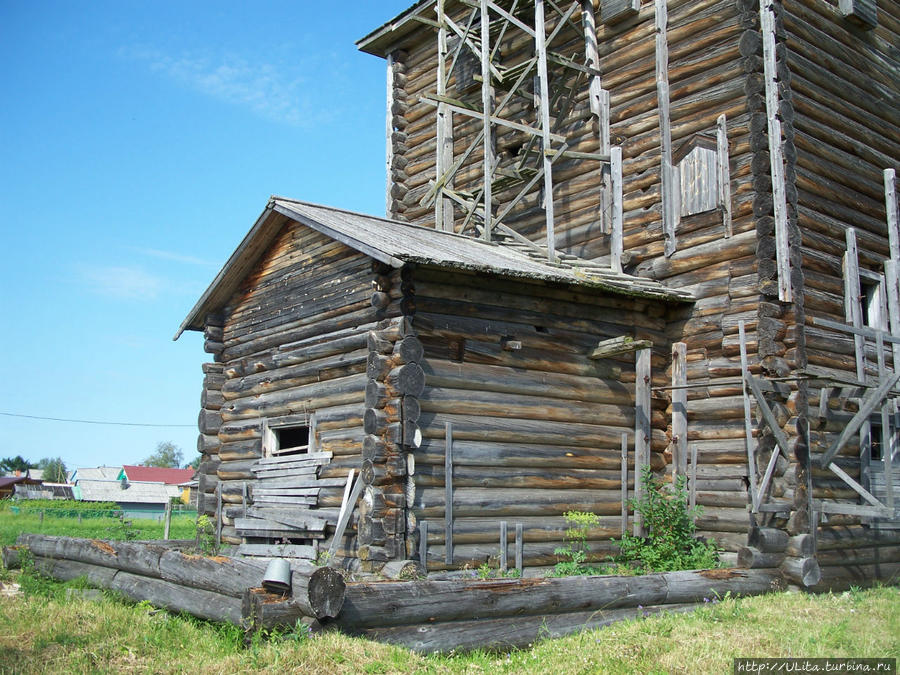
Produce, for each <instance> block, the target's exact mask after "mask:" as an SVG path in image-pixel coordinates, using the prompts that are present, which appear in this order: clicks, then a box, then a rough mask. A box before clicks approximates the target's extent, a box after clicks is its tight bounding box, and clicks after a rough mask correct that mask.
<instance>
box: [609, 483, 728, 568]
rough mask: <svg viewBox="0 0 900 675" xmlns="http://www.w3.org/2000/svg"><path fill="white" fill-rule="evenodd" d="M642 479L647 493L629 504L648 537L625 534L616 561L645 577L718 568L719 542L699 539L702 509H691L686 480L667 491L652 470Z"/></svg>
mask: <svg viewBox="0 0 900 675" xmlns="http://www.w3.org/2000/svg"><path fill="white" fill-rule="evenodd" d="M642 477H643V483H644V491H643V494H642V495H641V497H640V499H630V500H628V501H629V503H630V505H631V507H632V508H633V509H634V510H635V512H636V513H640V514H641V516H642V518H643V523H644V529H645V530H646V532H647V534H646V536H635V535H631V534H628V533H627V532H626V533H624V534H623V535H622V539H621V540H620V541H619V555H618V556H616V557H615V558H614V560H615V561H616V562H617V563H619V564H620V565H627V566H630V567H633V568H634V569H635V570H636V571H637V572H638V573H641V574H646V573H649V572H673V571H676V570H693V569H708V568H711V567H717V566H718V564H719V549H718V547H717V546H716V543H715V542H714V541H706V540H703V539H700V538H698V537H697V536H696V525H695V524H694V517H695V516H696V515H698V514H699V513H700V512H701V511H702V507H699V506H695V507H694V508H693V509H691V508H689V507H688V495H687V488H686V482H687V480H686V478H685V477H684V476H678V477H677V478H676V479H675V482H674V483H673V484H672V485H671V486H670V487H669V489H666V488H665V487H664V485H663V482H662V481H661V480H659V479H658V478H657V477H656V476H655V475H654V474H653V471H652V470H651V469H650V467H644V470H643V472H642Z"/></svg>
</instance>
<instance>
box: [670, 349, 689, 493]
mask: <svg viewBox="0 0 900 675" xmlns="http://www.w3.org/2000/svg"><path fill="white" fill-rule="evenodd" d="M686 384H687V345H686V344H685V343H684V342H676V343H675V344H673V345H672V472H673V474H674V475H676V476H687V452H688V443H687V431H688V420H687V389H684V388H683V387H684V385H686Z"/></svg>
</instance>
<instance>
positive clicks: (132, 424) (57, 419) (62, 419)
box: [0, 412, 196, 427]
mask: <svg viewBox="0 0 900 675" xmlns="http://www.w3.org/2000/svg"><path fill="white" fill-rule="evenodd" d="M0 415H4V416H6V417H24V418H25V419H29V420H49V421H51V422H75V423H77V424H102V425H106V426H113V427H193V426H196V425H194V424H144V423H143V422H104V421H102V420H73V419H67V418H65V417H41V416H39V415H21V414H19V413H10V412H0Z"/></svg>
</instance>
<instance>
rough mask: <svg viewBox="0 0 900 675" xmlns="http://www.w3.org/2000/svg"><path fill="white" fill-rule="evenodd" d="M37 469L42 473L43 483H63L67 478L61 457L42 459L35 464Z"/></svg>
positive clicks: (66, 470)
mask: <svg viewBox="0 0 900 675" xmlns="http://www.w3.org/2000/svg"><path fill="white" fill-rule="evenodd" d="M37 468H38V469H41V470H42V471H43V472H44V482H47V483H65V482H66V478H67V477H68V476H69V471H68V469H66V463H65V462H63V461H62V457H44V458H43V459H42V460H41V461H39V462H38V463H37Z"/></svg>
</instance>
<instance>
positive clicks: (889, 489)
mask: <svg viewBox="0 0 900 675" xmlns="http://www.w3.org/2000/svg"><path fill="white" fill-rule="evenodd" d="M875 349H876V352H877V356H878V381H879V382H882V381H884V379H885V378H886V377H887V367H886V366H885V363H884V338H883V334H882V332H881V331H878V334H877V336H876V338H875ZM895 368H896V365H895ZM892 407H893V402H892V401H891V400H890V398H888V397H885V399H884V400H883V401H882V402H881V464H882V468H883V470H884V489H885V501H886V502H887V507H888V508H889V509H891V510H893V508H894V486H893V485H892V483H893V476H892V475H891V474H892V469H893V466H892V463H893V462H892V460H893V457H891V454H892V453H893V448H892V447H891V445H892V444H891V437H892V436H894V435H896V430H895V433H891V409H892Z"/></svg>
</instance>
